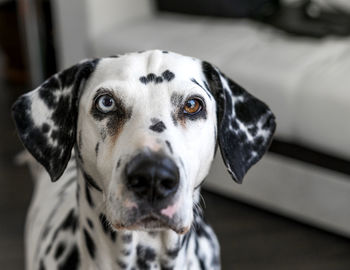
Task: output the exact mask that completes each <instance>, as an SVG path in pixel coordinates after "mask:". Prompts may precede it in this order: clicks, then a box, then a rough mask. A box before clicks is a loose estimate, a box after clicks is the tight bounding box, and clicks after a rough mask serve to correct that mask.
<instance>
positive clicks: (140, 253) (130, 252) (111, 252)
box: [77, 170, 191, 269]
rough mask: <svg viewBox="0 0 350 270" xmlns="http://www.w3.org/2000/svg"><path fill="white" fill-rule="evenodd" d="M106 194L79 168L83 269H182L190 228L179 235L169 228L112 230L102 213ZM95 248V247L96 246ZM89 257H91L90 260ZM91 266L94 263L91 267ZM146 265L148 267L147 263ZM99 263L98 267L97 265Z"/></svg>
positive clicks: (103, 212) (78, 191)
mask: <svg viewBox="0 0 350 270" xmlns="http://www.w3.org/2000/svg"><path fill="white" fill-rule="evenodd" d="M104 196H105V194H104V193H103V192H102V191H100V190H98V189H96V188H95V187H94V186H92V185H91V184H89V183H88V181H86V176H85V177H84V173H83V172H82V171H81V170H78V186H77V203H78V205H79V207H78V209H79V213H78V216H79V224H80V230H79V232H78V233H79V234H80V235H79V236H78V237H79V240H78V242H79V243H80V245H81V250H82V252H83V254H82V256H84V258H85V257H86V258H87V259H86V260H85V259H82V264H86V265H82V266H83V267H82V269H90V267H91V269H119V268H120V269H131V267H130V266H136V267H137V268H139V269H151V266H152V265H158V268H159V269H177V267H176V266H177V265H178V266H179V267H180V268H181V265H183V263H184V258H185V257H186V251H184V252H179V251H180V250H181V251H182V250H185V249H182V248H181V247H182V246H183V245H188V243H187V242H188V241H189V238H190V237H189V236H190V235H191V231H190V232H188V233H187V234H185V235H179V234H177V233H175V232H174V231H172V230H170V229H169V230H162V231H150V232H145V231H130V230H118V231H116V230H114V229H112V227H111V225H110V224H109V222H108V220H107V218H106V216H105V204H104V200H105V198H104ZM97 247H98V248H97ZM89 258H90V259H89ZM91 265H94V266H91ZM148 265H149V266H148ZM97 266H98V267H97Z"/></svg>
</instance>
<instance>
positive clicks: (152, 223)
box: [113, 215, 190, 234]
mask: <svg viewBox="0 0 350 270" xmlns="http://www.w3.org/2000/svg"><path fill="white" fill-rule="evenodd" d="M113 227H114V228H115V229H116V230H117V231H120V230H129V231H146V232H159V231H166V230H173V231H174V232H176V233H177V234H185V233H187V232H188V231H189V229H190V226H177V225H176V224H175V223H174V222H173V221H172V220H166V219H164V218H162V217H158V216H155V215H148V216H145V217H142V218H139V219H138V220H137V221H135V222H132V223H113Z"/></svg>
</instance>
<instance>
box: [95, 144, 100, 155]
mask: <svg viewBox="0 0 350 270" xmlns="http://www.w3.org/2000/svg"><path fill="white" fill-rule="evenodd" d="M99 148H100V143H96V146H95V153H96V157H97V156H98V150H99Z"/></svg>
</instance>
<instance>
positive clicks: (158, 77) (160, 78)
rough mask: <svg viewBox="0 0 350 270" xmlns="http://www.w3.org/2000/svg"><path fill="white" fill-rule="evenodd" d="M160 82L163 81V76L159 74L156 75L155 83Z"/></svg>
mask: <svg viewBox="0 0 350 270" xmlns="http://www.w3.org/2000/svg"><path fill="white" fill-rule="evenodd" d="M162 82H163V78H162V77H160V76H157V77H156V79H155V83H156V84H158V83H162Z"/></svg>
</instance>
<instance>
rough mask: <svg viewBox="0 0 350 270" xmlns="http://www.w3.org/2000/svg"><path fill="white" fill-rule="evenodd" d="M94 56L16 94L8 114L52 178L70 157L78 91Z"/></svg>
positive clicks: (86, 76) (90, 68)
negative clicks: (25, 92) (37, 85)
mask: <svg viewBox="0 0 350 270" xmlns="http://www.w3.org/2000/svg"><path fill="white" fill-rule="evenodd" d="M97 62H98V60H97V59H95V60H87V61H84V62H81V63H79V64H77V65H75V66H72V67H71V68H68V69H66V70H64V71H62V72H60V73H57V74H55V75H53V76H52V77H50V78H49V79H48V80H46V81H45V82H44V83H43V84H42V85H40V86H39V87H38V88H36V89H34V90H33V91H31V92H29V93H27V94H25V95H23V96H21V97H19V98H18V99H17V101H16V102H15V104H14V105H13V106H12V114H13V118H14V120H15V123H16V127H17V131H18V133H19V136H20V138H21V140H22V142H23V144H24V146H25V147H26V148H27V149H28V151H29V152H30V153H31V154H32V155H33V156H34V157H35V158H36V160H37V161H39V162H40V163H41V164H42V165H43V166H44V167H45V168H46V170H47V171H48V173H49V174H50V177H51V180H52V181H56V180H57V179H58V178H59V177H60V176H61V175H62V174H63V172H64V170H65V168H66V166H67V163H68V161H69V159H70V156H71V152H72V147H73V145H74V143H75V137H76V122H77V109H78V97H79V94H80V93H79V92H80V90H81V89H82V88H83V85H84V83H85V81H86V80H87V79H88V78H89V76H90V75H91V73H92V72H93V71H94V69H95V67H96V65H97Z"/></svg>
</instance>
